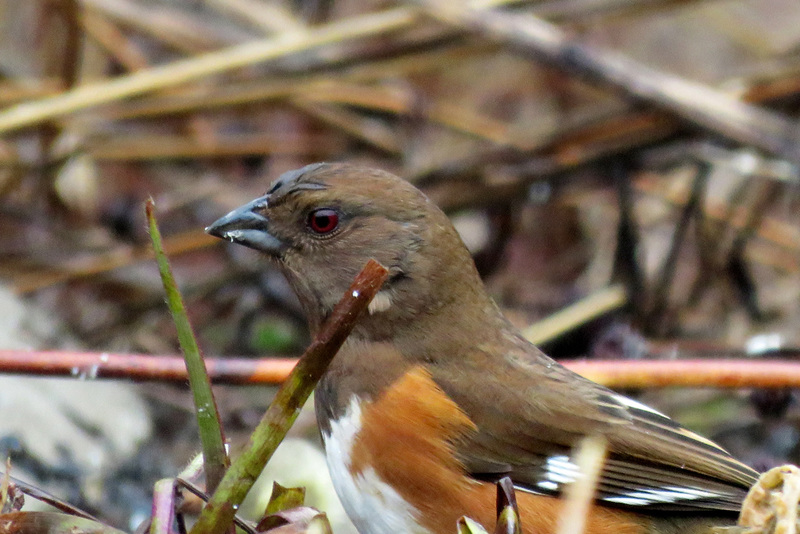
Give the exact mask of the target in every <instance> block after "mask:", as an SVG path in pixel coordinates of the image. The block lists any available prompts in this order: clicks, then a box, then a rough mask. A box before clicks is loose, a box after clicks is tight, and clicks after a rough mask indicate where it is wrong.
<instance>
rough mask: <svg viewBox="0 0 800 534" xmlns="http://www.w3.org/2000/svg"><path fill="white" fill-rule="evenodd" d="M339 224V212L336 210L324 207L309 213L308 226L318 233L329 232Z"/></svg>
mask: <svg viewBox="0 0 800 534" xmlns="http://www.w3.org/2000/svg"><path fill="white" fill-rule="evenodd" d="M338 226H339V214H338V213H336V210H332V209H330V208H322V209H318V210H314V211H312V212H311V213H310V214H309V215H308V227H309V228H311V230H313V231H314V232H315V233H317V234H329V233H331V232H333V231H334V230H336V228H337V227H338Z"/></svg>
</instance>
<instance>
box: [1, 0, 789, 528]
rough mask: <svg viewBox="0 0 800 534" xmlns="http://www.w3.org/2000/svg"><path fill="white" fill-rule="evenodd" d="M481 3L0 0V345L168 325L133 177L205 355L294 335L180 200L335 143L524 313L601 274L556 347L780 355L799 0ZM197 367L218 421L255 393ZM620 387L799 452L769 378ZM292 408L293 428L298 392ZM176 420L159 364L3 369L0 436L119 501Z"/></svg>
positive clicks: (237, 186)
mask: <svg viewBox="0 0 800 534" xmlns="http://www.w3.org/2000/svg"><path fill="white" fill-rule="evenodd" d="M489 4H490V3H489V2H483V3H481V4H479V5H471V4H468V3H464V2H452V3H449V2H432V3H428V2H418V3H408V4H403V3H392V2H378V1H366V0H363V1H354V0H294V1H281V0H29V1H26V2H17V1H13V0H0V276H2V288H0V291H2V293H0V313H1V314H2V317H3V319H2V321H0V322H2V323H3V325H2V329H0V330H2V332H0V334H2V337H0V349H3V348H18V347H29V348H35V349H65V348H80V349H85V350H93V351H98V352H110V351H114V352H136V353H152V354H175V353H176V352H177V342H176V339H175V334H174V329H173V327H172V323H171V320H170V318H169V314H168V312H167V309H166V306H165V305H164V296H163V290H162V287H161V283H160V281H159V279H158V273H157V270H156V267H155V263H154V262H153V261H152V259H151V257H150V254H149V244H148V243H149V242H148V237H147V233H146V225H145V222H144V212H143V207H142V206H143V202H144V200H145V199H146V198H148V197H150V196H152V197H153V198H154V199H155V201H156V207H157V210H158V214H159V221H160V225H161V229H162V232H163V234H164V236H165V239H166V244H167V250H168V253H169V254H170V257H171V259H172V262H173V268H174V269H175V273H176V277H177V278H178V281H179V283H180V284H181V286H182V290H183V293H184V297H185V299H186V303H187V307H188V308H189V310H190V316H191V318H192V320H193V322H194V326H195V329H196V332H197V335H198V338H199V341H200V343H201V345H202V346H203V348H204V350H205V352H206V354H208V355H215V356H225V355H231V356H232V355H237V356H248V355H252V356H265V355H298V354H299V353H300V352H301V351H302V349H303V347H305V345H306V344H307V342H308V334H307V332H306V330H305V323H304V321H303V318H302V315H301V313H300V310H299V308H298V305H297V303H296V301H295V298H294V296H293V295H292V294H291V291H290V290H289V288H288V287H287V285H286V284H285V282H284V280H283V278H282V277H281V275H280V273H278V272H277V271H276V270H275V269H274V267H273V266H271V265H269V264H265V263H264V262H263V261H260V260H258V259H257V257H256V255H255V254H253V253H251V252H252V251H249V250H246V249H243V247H231V246H227V245H226V244H224V243H221V242H219V241H217V240H215V239H213V238H210V237H208V236H206V235H205V234H204V233H203V228H204V227H205V226H206V225H207V224H209V223H210V222H212V221H213V220H215V219H216V218H217V217H218V216H220V215H222V214H223V213H226V212H227V211H229V210H230V209H232V208H233V207H236V206H238V205H240V204H242V203H244V202H246V201H249V200H250V199H252V198H254V197H256V196H260V195H262V194H263V193H264V191H265V190H266V189H267V187H268V184H269V182H270V181H271V180H273V179H274V178H276V177H277V176H278V175H279V174H280V173H282V172H284V171H287V170H290V169H294V168H297V167H300V166H302V165H305V164H307V163H311V162H315V161H350V162H358V163H362V164H365V165H370V166H375V167H380V168H383V169H386V170H389V171H391V172H395V173H397V174H399V175H400V176H403V177H405V178H407V179H408V180H410V181H412V182H413V183H415V184H416V185H418V186H419V187H420V188H422V189H423V190H424V191H425V192H426V193H427V194H428V195H429V196H430V197H431V198H432V199H433V200H434V201H435V202H436V203H438V204H439V205H440V206H442V207H443V208H444V209H445V210H446V211H447V212H448V214H450V215H451V216H452V218H453V220H454V222H455V223H456V225H457V228H458V229H459V231H460V232H461V233H462V235H463V237H464V239H465V241H466V242H467V244H468V245H469V247H470V249H471V250H472V251H473V253H474V256H475V259H476V263H477V265H478V267H479V270H480V271H481V273H482V275H483V276H484V278H485V280H486V282H487V285H488V287H489V289H490V291H491V293H492V294H493V295H494V296H495V298H496V299H497V300H498V302H499V303H500V305H501V306H502V307H503V309H504V310H505V311H506V312H507V314H508V315H509V317H510V318H511V319H512V320H513V321H514V322H515V323H516V324H518V325H519V326H520V327H521V328H526V327H528V326H530V325H532V324H535V323H536V321H538V320H540V319H542V318H545V317H547V316H549V315H550V314H552V313H554V312H556V311H558V310H561V309H563V308H564V307H565V306H568V305H570V304H572V303H575V302H577V301H580V300H581V299H584V298H586V297H587V296H591V295H597V294H598V292H600V293H602V292H604V291H605V292H608V291H612V293H613V290H614V288H621V289H622V291H621V292H620V291H618V292H617V293H613V294H614V295H617V296H616V297H614V298H613V299H612V303H611V304H610V305H606V306H605V307H602V309H598V310H597V313H596V314H595V315H596V318H595V319H593V320H592V321H589V322H585V323H582V324H580V325H578V326H577V327H576V328H569V329H566V330H565V331H563V332H561V333H559V334H556V335H553V336H551V337H550V338H549V339H548V341H547V342H546V343H545V348H546V349H547V350H548V352H549V353H550V354H552V355H553V356H555V357H557V358H571V357H586V358H623V359H643V358H700V357H715V356H728V357H732V356H733V357H735V356H741V357H750V358H758V357H764V356H765V355H766V356H769V357H786V358H794V357H796V356H797V354H798V352H797V347H800V336H798V325H800V298H799V297H800V277H798V271H799V270H800V264H798V261H799V260H800V212H799V211H798V207H800V200H799V199H798V195H797V192H798V189H797V179H798V164H799V163H800V149H798V147H800V143H798V142H797V139H800V138H799V137H798V131H797V117H798V114H800V113H799V112H800V110H799V109H798V104H800V4H798V3H797V2H796V1H794V0H682V1H678V0H535V1H527V2H524V1H518V0H514V1H505V2H493V3H492V5H491V6H490V5H489ZM487 6H489V7H487ZM482 9H491V10H492V13H494V14H497V13H500V14H502V15H503V16H505V18H501V19H498V20H499V22H497V24H496V25H494V26H492V27H487V26H488V25H486V24H483V25H482V23H486V22H491V21H494V20H495V19H493V18H492V17H491V16H488V15H481V14H480V13H481V12H480V11H479V10H482ZM476 12H477V13H478V15H475V13H476ZM510 21H516V22H514V24H518V25H517V26H514V24H509V22H510ZM551 25H552V26H551ZM526 28H527V29H531V28H534V29H537V31H538V32H539V33H538V34H536V32H534V31H533V30H531V33H530V34H526V33H525V30H526ZM548 32H551V33H548ZM532 34H536V35H539V36H540V39H539V40H536V39H534V38H531V37H530V35H532ZM526 35H527V37H526ZM548 35H549V36H551V37H553V41H552V42H550V43H549V45H552V46H556V45H557V46H558V47H559V48H557V49H556V50H555V51H554V49H553V48H548V46H549V45H548V41H547V39H542V38H541V36H545V37H547V36H548ZM554 43H555V45H554ZM587 51H588V53H587ZM592 54H596V55H597V57H599V58H600V61H599V63H597V64H595V63H592V62H591V61H588V63H587V58H588V60H592V58H595V56H593V55H592ZM619 58H624V61H621V62H620V61H617V60H618V59H619ZM606 60H607V61H606ZM615 69H617V70H615ZM219 394H220V399H219V404H220V408H221V410H222V411H223V417H224V422H225V424H226V428H227V430H228V433H229V435H230V436H232V437H233V439H234V441H235V440H236V439H238V438H239V437H240V436H244V435H246V433H247V431H248V429H249V428H251V427H252V425H253V424H254V422H255V421H256V420H257V419H258V417H259V416H260V413H261V411H262V409H263V407H264V406H265V404H266V403H267V402H268V400H269V397H270V395H269V394H267V393H265V390H264V388H252V387H249V388H242V387H232V386H224V387H220V388H219ZM642 397H643V398H644V399H645V400H646V401H647V402H650V403H652V404H655V405H657V406H658V407H659V408H660V409H662V410H663V411H666V412H667V413H670V414H671V415H674V416H675V417H676V418H678V419H679V420H680V421H681V422H683V423H685V424H688V425H690V426H692V427H693V428H696V429H698V430H700V431H702V432H704V433H706V434H708V435H711V436H712V437H714V438H716V439H718V440H720V441H721V442H723V443H724V445H726V446H727V447H729V448H730V449H731V451H732V452H733V453H734V454H736V455H738V456H740V457H741V458H742V459H743V460H745V461H747V462H749V463H751V464H753V465H755V466H756V467H759V468H764V467H767V466H772V465H774V464H776V463H780V462H783V461H786V460H790V461H794V462H797V461H798V453H799V452H800V450H799V449H798V447H800V430H799V429H800V418H799V417H798V416H800V411H798V408H797V403H796V402H795V401H794V395H793V392H791V391H789V390H769V391H767V390H764V391H737V392H724V393H721V392H718V391H709V390H697V391H694V390H693V391H686V390H681V391H680V392H675V391H651V392H643V393H642ZM294 435H295V437H296V438H302V439H303V440H304V441H302V442H300V443H302V445H298V446H296V447H295V449H294V451H295V452H296V451H300V450H301V449H303V450H305V449H308V454H309V455H311V456H309V457H312V456H313V457H314V458H318V456H314V455H318V451H317V449H315V447H314V446H313V445H314V443H315V441H314V440H315V430H314V423H313V416H311V415H309V416H308V417H307V418H305V420H301V422H300V425H299V427H298V429H296V430H295V431H294ZM197 447H198V445H197V440H196V429H195V428H194V426H193V422H192V418H191V403H190V398H189V395H188V392H187V389H186V387H185V385H174V386H169V385H163V384H159V385H156V384H142V385H139V386H137V387H136V388H133V387H131V386H130V385H129V384H125V383H122V382H115V383H109V382H89V381H86V382H79V383H76V382H74V381H73V382H66V381H63V380H61V381H53V380H45V379H29V380H27V381H26V380H23V379H21V378H19V377H3V378H0V456H3V457H4V456H6V455H11V457H12V459H13V460H14V463H15V465H16V466H17V467H16V469H18V470H19V471H17V474H19V473H20V471H21V472H22V473H24V474H25V476H27V477H29V478H30V479H33V480H36V481H37V483H39V484H41V485H44V486H47V487H49V488H50V489H52V490H53V491H56V492H59V493H60V494H62V495H64V496H66V497H67V498H69V499H71V500H72V501H73V502H75V503H76V504H80V505H82V506H85V507H87V508H89V509H91V510H94V511H97V510H101V511H102V512H101V514H102V515H104V517H106V518H107V519H108V520H110V521H112V522H114V523H115V524H118V525H121V526H124V527H131V528H132V526H135V524H136V523H137V522H138V521H139V520H141V519H142V517H144V516H145V515H147V514H148V513H149V506H150V503H149V498H150V493H149V492H150V491H151V489H152V483H153V481H155V480H156V479H157V478H161V477H164V476H172V475H174V474H175V473H176V472H177V471H178V470H179V468H180V466H181V465H182V463H183V462H185V461H186V459H188V458H189V456H190V455H191V453H192V452H193V451H195V450H196V449H197ZM293 454H294V453H293ZM293 454H287V455H284V463H286V464H288V468H287V471H288V472H290V473H292V474H297V472H298V471H300V469H299V467H298V466H299V465H300V464H304V467H305V465H306V464H307V465H313V466H314V467H313V469H310V471H312V472H313V474H310V475H308V476H309V478H313V477H314V476H316V474H317V473H321V474H324V465H323V463H322V462H321V461H319V462H318V463H316V464H314V463H313V462H312V461H311V460H309V461H305V460H303V461H300V462H298V461H297V460H296V458H295V457H294V456H293ZM296 454H300V453H299V452H296ZM314 461H316V460H314ZM276 463H277V464H280V463H281V461H280V457H279V458H278V462H276ZM280 476H289V475H287V474H282V475H279V481H281V482H282V483H283V484H284V485H288V484H293V483H296V482H293V481H285V480H280ZM301 478H302V477H301ZM304 480H305V479H303V481H301V482H300V483H303V484H306V483H307V484H311V485H313V484H314V482H305V481H304ZM312 493H313V491H312ZM320 495H328V494H327V493H326V492H325V490H324V489H321V490H320ZM312 504H318V505H319V506H321V507H328V506H334V505H333V504H331V503H330V497H329V496H327V497H326V496H320V497H319V500H318V501H314V500H313V499H312ZM336 521H337V520H336V519H335V518H334V530H335V531H336V532H344V531H346V529H347V528H348V527H347V526H346V523H345V522H344V520H343V519H342V520H341V522H340V523H337V522H336Z"/></svg>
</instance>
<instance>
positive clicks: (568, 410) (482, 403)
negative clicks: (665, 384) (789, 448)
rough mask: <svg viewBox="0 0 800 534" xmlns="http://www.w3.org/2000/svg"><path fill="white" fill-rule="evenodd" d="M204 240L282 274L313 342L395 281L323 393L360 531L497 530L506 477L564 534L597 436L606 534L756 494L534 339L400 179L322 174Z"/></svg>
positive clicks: (524, 504) (723, 458) (236, 214)
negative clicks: (376, 283)
mask: <svg viewBox="0 0 800 534" xmlns="http://www.w3.org/2000/svg"><path fill="white" fill-rule="evenodd" d="M208 231H209V232H210V233H211V234H213V235H216V236H219V237H222V238H225V239H230V240H231V241H234V242H238V243H241V244H243V245H246V246H249V247H251V248H255V249H257V250H261V251H262V252H264V253H266V254H267V255H268V256H269V257H271V258H273V259H274V260H276V261H277V262H278V263H279V265H280V266H281V267H282V269H283V271H284V272H285V273H286V276H287V278H288V279H289V281H290V283H291V285H292V286H293V288H294V290H295V291H296V293H297V295H298V297H299V299H300V302H301V303H302V305H303V308H304V310H305V312H306V314H307V317H308V320H309V323H310V326H311V328H312V330H315V329H317V328H318V327H319V325H320V323H321V322H322V320H323V319H324V318H325V317H326V315H327V314H328V313H330V311H331V310H332V308H333V306H334V305H335V304H336V302H338V300H339V299H340V298H341V296H342V294H343V293H344V291H345V290H346V289H347V288H348V286H349V284H350V282H351V281H352V279H353V278H354V277H355V275H356V274H357V273H358V272H359V271H360V269H361V268H362V267H363V265H364V264H365V263H366V261H367V260H368V259H370V258H374V259H376V260H377V261H379V262H380V263H382V264H383V265H384V266H386V267H387V268H388V269H389V279H388V280H387V282H386V284H385V285H384V287H383V288H382V289H381V291H380V292H379V294H378V296H377V297H376V299H375V300H374V301H373V303H372V305H371V307H370V313H368V314H365V315H364V316H363V317H362V319H360V321H359V324H358V325H357V327H356V328H355V330H354V331H353V334H352V335H351V336H350V338H349V339H348V341H347V342H346V343H345V345H344V346H343V347H342V349H341V351H340V353H339V354H338V355H337V356H336V358H335V359H334V361H333V363H332V365H331V368H330V370H329V371H328V372H327V374H326V375H325V377H324V378H323V380H322V381H321V383H320V385H319V386H318V388H317V395H316V406H317V418H318V420H319V423H320V428H321V430H322V433H323V437H324V438H325V441H326V447H327V449H328V457H329V465H330V466H331V471H332V476H333V477H334V483H335V484H336V486H337V491H338V492H339V493H340V497H342V500H343V501H344V504H345V507H346V509H347V510H348V513H349V514H350V515H351V517H353V519H354V521H355V522H356V525H357V527H358V528H359V530H360V531H361V532H362V534H371V533H376V534H378V533H382V532H386V533H387V534H388V532H389V531H396V530H397V529H402V530H410V531H415V532H435V533H441V534H444V533H450V532H454V530H453V529H454V528H455V524H454V521H455V519H457V518H458V517H459V516H461V515H470V516H473V517H475V518H477V519H479V520H481V521H483V522H485V523H487V524H488V526H490V527H491V520H492V516H493V513H494V512H493V511H494V489H493V487H492V485H491V482H493V481H494V480H497V479H498V478H500V477H502V476H505V475H509V476H511V478H512V480H513V481H514V483H515V485H516V486H517V487H518V488H519V489H520V491H519V492H518V498H519V500H520V507H521V511H522V524H523V527H524V528H525V530H526V531H527V532H536V533H540V532H550V531H552V526H553V524H554V521H555V518H557V510H558V499H555V498H553V497H552V496H554V495H557V494H558V493H559V492H560V491H561V489H562V486H563V484H565V483H567V482H569V481H570V480H571V479H572V478H574V471H573V466H571V465H570V464H569V463H568V461H567V460H566V458H565V455H566V454H568V452H569V449H570V447H572V446H573V445H574V444H575V443H576V442H577V441H578V440H579V439H580V438H581V437H583V436H586V435H588V434H599V435H602V436H604V437H605V438H606V439H607V440H608V444H609V452H610V454H609V458H608V460H607V463H606V465H605V468H604V470H603V473H602V475H601V480H600V484H599V488H598V506H596V507H595V509H594V510H593V512H592V514H591V516H590V518H589V522H588V526H587V531H588V532H590V533H592V534H605V533H606V532H607V533H609V534H611V533H613V532H621V533H626V532H630V533H634V532H658V533H659V534H667V533H668V532H673V531H675V532H678V531H686V530H687V529H689V530H693V529H700V528H701V527H704V526H705V525H707V524H720V523H723V524H724V523H725V522H726V521H727V522H730V518H731V517H735V512H736V511H737V510H738V506H739V504H740V502H741V500H742V498H743V497H744V493H745V491H746V489H747V487H748V486H749V485H750V484H752V483H753V482H754V481H755V477H756V473H755V472H754V471H753V470H751V469H750V468H748V467H747V466H745V465H744V464H742V463H740V462H738V461H736V460H735V459H733V458H732V457H730V455H729V454H728V453H727V452H725V451H724V450H722V449H721V448H719V447H718V446H717V445H715V444H713V443H712V442H710V441H708V440H706V439H704V438H702V437H700V436H698V435H696V434H694V433H692V432H689V431H687V430H685V429H683V428H681V427H680V426H678V425H677V424H675V423H674V422H672V421H671V420H670V419H668V418H667V417H666V416H663V415H661V414H659V413H658V412H656V411H655V410H652V409H650V408H648V407H646V406H644V405H642V404H639V403H638V402H636V401H633V400H631V399H628V398H626V397H623V396H621V395H618V394H616V393H614V392H612V391H610V390H608V389H606V388H603V387H601V386H599V385H597V384H595V383H593V382H590V381H588V380H586V379H584V378H582V377H580V376H578V375H576V374H574V373H572V372H570V371H568V370H566V369H565V368H564V367H562V366H560V365H559V364H557V363H556V362H554V361H553V360H551V359H550V358H548V357H547V356H546V355H545V354H543V353H542V352H541V351H540V350H539V349H537V348H536V347H535V346H533V345H531V344H530V343H529V342H527V341H526V340H525V339H524V338H523V337H522V336H521V334H520V333H519V332H518V331H517V329H516V328H514V327H513V326H512V325H511V324H510V323H509V322H508V321H507V320H506V319H505V317H503V315H502V313H501V312H500V311H499V309H498V308H497V306H496V305H495V304H494V302H492V300H491V299H490V298H489V296H488V295H487V294H486V292H485V290H484V287H483V284H482V282H481V280H480V278H479V277H478V274H477V272H476V270H475V266H474V264H473V262H472V259H471V258H470V256H469V253H468V252H467V250H466V248H465V247H464V245H463V243H462V242H461V240H460V238H459V237H458V234H457V233H456V231H455V230H454V228H453V227H452V225H451V224H450V222H449V220H448V219H447V217H446V216H445V215H444V213H442V211H441V210H439V209H438V208H437V207H436V206H435V205H433V203H431V202H430V200H428V199H427V198H426V197H425V196H424V195H423V194H422V193H421V192H420V191H419V190H417V189H416V188H414V187H413V186H412V185H410V184H409V183H408V182H406V181H404V180H402V179H400V178H397V177H395V176H393V175H391V174H388V173H385V172H382V171H378V170H373V169H365V168H360V167H354V166H350V165H343V164H316V165H310V166H307V167H304V168H303V169H299V170H297V171H292V172H289V173H286V174H284V175H283V176H281V177H280V178H279V179H278V180H277V181H276V182H275V183H274V184H273V185H272V187H271V188H270V190H269V192H268V193H267V194H266V195H265V196H264V197H261V198H259V199H256V200H254V201H253V202H251V203H250V204H248V205H246V206H243V207H242V208H239V209H237V210H234V211H233V212H231V213H230V214H228V215H226V216H225V217H223V218H221V219H220V220H219V221H217V222H216V223H214V224H213V225H212V226H211V227H209V229H208ZM404 399H405V400H404ZM337 480H338V482H337ZM381 510H389V512H387V513H386V514H385V517H380V511H381ZM697 531H699V530H697Z"/></svg>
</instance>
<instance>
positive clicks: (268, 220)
mask: <svg viewBox="0 0 800 534" xmlns="http://www.w3.org/2000/svg"><path fill="white" fill-rule="evenodd" d="M206 231H207V232H208V233H209V234H211V235H214V236H217V237H220V238H222V239H227V240H230V241H232V242H234V243H240V244H242V245H245V246H247V247H250V248H253V249H256V250H259V251H261V252H264V253H266V254H267V255H268V256H270V257H271V258H273V259H275V260H277V261H278V263H279V264H280V266H281V267H282V269H283V270H284V272H285V274H286V275H287V277H288V279H289V281H290V283H291V284H292V286H293V288H294V290H295V292H296V293H297V295H298V297H299V299H300V301H301V303H302V305H303V307H304V308H305V311H306V313H307V315H308V319H309V323H310V325H311V328H312V330H316V329H317V328H318V327H319V325H320V324H321V321H322V320H324V318H325V317H326V316H327V314H328V313H330V311H331V310H332V309H333V306H334V305H335V304H336V303H337V302H338V301H339V299H340V298H341V297H342V295H343V294H344V292H345V291H346V290H347V288H348V287H349V285H350V283H351V282H352V280H353V278H354V277H355V276H356V275H357V274H358V273H359V272H360V270H361V269H362V268H363V267H364V265H365V264H366V262H367V261H368V260H369V259H370V258H374V259H375V260H377V261H378V262H380V263H381V264H383V265H384V266H385V267H386V268H388V269H389V278H388V280H387V281H386V283H385V284H384V286H383V288H382V289H381V291H380V293H379V294H378V296H377V297H376V298H375V300H374V301H373V302H372V304H371V307H370V314H368V317H365V318H364V320H362V323H363V324H364V328H360V329H358V330H357V331H359V330H360V331H361V333H362V335H368V336H369V337H372V338H380V337H389V336H394V335H396V333H397V330H398V329H399V328H404V327H405V328H408V327H413V326H412V325H411V324H410V323H411V322H415V320H416V319H419V318H421V317H425V316H430V315H431V314H434V313H436V312H437V311H439V310H440V309H441V308H442V307H444V306H448V305H458V303H457V302H456V301H457V300H459V299H460V298H472V299H474V298H476V297H477V298H479V299H481V302H482V301H483V300H485V299H486V297H485V295H484V292H483V288H482V285H481V283H480V280H479V278H478V275H477V272H476V271H475V268H474V265H473V263H472V260H471V258H470V256H469V253H468V252H467V249H466V248H465V247H464V245H463V243H462V242H461V239H460V238H459V237H458V234H457V233H456V231H455V229H454V228H453V226H452V225H451V224H450V222H449V220H448V219H447V217H446V216H445V214H444V213H442V211H441V210H440V209H439V208H437V207H436V206H435V205H434V204H433V203H432V202H431V201H430V200H428V198H427V197H426V196H425V195H424V194H423V193H422V192H420V191H419V190H418V189H416V188H415V187H414V186H412V185H411V184H409V183H408V182H406V181H405V180H402V179H400V178H398V177H396V176H394V175H392V174H389V173H387V172H384V171H380V170H375V169H369V168H363V167H356V166H352V165H347V164H325V163H322V164H313V165H308V166H306V167H303V168H302V169H298V170H294V171H290V172H287V173H285V174H283V175H282V176H280V177H279V178H278V179H277V180H276V181H275V182H274V183H273V184H272V185H271V187H270V189H269V191H268V192H267V194H266V195H264V196H263V197H260V198H257V199H255V200H254V201H252V202H250V203H249V204H246V205H244V206H242V207H240V208H237V209H235V210H234V211H232V212H230V213H229V214H227V215H225V216H224V217H222V218H220V219H219V220H218V221H216V222H215V223H214V224H212V225H211V226H209V227H208V228H207V229H206ZM473 301H474V300H473Z"/></svg>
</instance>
